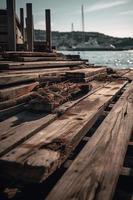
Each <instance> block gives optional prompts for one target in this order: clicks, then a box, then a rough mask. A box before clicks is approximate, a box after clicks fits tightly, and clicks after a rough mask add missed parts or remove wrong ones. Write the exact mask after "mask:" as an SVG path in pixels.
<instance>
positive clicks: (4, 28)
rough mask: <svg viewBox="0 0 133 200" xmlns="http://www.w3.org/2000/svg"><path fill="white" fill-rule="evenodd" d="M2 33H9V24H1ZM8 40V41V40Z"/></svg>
mask: <svg viewBox="0 0 133 200" xmlns="http://www.w3.org/2000/svg"><path fill="white" fill-rule="evenodd" d="M2 33H4V34H5V33H6V34H7V33H8V27H7V25H5V24H4V25H1V24H0V35H1V34H2ZM6 42H7V41H6Z"/></svg>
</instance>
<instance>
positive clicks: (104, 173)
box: [46, 84, 133, 200]
mask: <svg viewBox="0 0 133 200" xmlns="http://www.w3.org/2000/svg"><path fill="white" fill-rule="evenodd" d="M132 122H133V84H131V86H130V87H129V89H128V91H126V92H125V93H124V94H123V95H122V97H121V98H120V99H119V101H118V102H117V103H116V105H115V106H114V108H113V110H112V111H111V112H110V114H109V115H108V116H107V117H106V118H105V120H104V121H103V123H102V124H101V126H100V127H99V128H98V129H97V131H96V132H95V134H94V135H93V136H92V137H91V138H90V140H89V142H88V143H87V145H86V146H85V147H84V149H83V150H82V151H81V153H80V154H79V155H78V157H77V158H76V160H75V161H74V162H73V164H72V165H71V166H70V168H69V169H68V171H67V172H66V173H65V174H64V176H63V177H62V178H61V180H60V181H59V182H58V184H57V185H56V186H55V188H54V189H53V190H52V192H51V193H50V194H49V195H48V197H47V198H46V199H47V200H52V199H58V200H62V199H63V200H66V199H88V200H91V199H93V200H94V199H97V200H101V199H106V200H111V199H112V197H113V193H114V190H115V187H116V184H117V181H118V177H119V175H120V173H121V169H122V165H123V161H124V156H125V153H126V150H127V145H128V141H129V139H130V136H131V133H132V130H133V123H132Z"/></svg>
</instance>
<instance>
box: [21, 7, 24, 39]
mask: <svg viewBox="0 0 133 200" xmlns="http://www.w3.org/2000/svg"><path fill="white" fill-rule="evenodd" d="M20 23H21V34H22V36H23V40H24V9H23V8H20Z"/></svg>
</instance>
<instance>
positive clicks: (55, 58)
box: [7, 57, 67, 62]
mask: <svg viewBox="0 0 133 200" xmlns="http://www.w3.org/2000/svg"><path fill="white" fill-rule="evenodd" d="M7 60H13V61H18V62H37V61H63V60H65V58H62V57H12V58H7ZM66 61H67V60H66Z"/></svg>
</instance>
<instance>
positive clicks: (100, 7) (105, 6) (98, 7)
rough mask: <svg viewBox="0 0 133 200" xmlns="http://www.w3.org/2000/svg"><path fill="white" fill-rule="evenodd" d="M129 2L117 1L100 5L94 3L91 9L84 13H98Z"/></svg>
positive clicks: (124, 0)
mask: <svg viewBox="0 0 133 200" xmlns="http://www.w3.org/2000/svg"><path fill="white" fill-rule="evenodd" d="M128 1H129V0H118V1H115V2H101V3H96V4H94V5H92V6H91V7H89V8H87V9H86V12H94V11H100V10H104V9H108V8H112V7H116V6H120V5H124V4H127V3H128Z"/></svg>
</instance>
